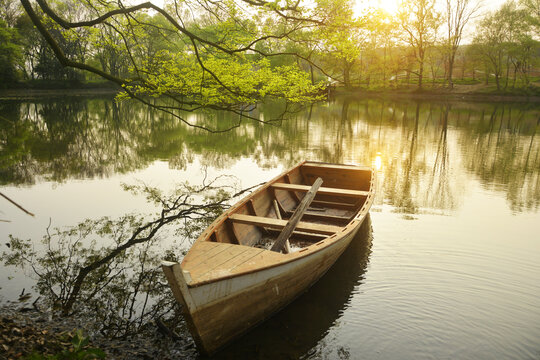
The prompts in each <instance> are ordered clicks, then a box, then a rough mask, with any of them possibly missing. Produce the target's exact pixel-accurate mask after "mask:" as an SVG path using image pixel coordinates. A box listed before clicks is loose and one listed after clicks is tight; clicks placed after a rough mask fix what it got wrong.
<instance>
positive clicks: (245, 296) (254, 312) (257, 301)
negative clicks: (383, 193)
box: [191, 231, 356, 354]
mask: <svg viewBox="0 0 540 360" xmlns="http://www.w3.org/2000/svg"><path fill="white" fill-rule="evenodd" d="M355 233H356V231H353V232H350V233H348V234H347V236H346V237H344V238H343V239H341V241H340V242H339V243H337V244H335V246H334V247H333V248H331V249H330V248H326V249H324V250H323V251H320V252H318V253H316V254H314V255H313V256H310V257H304V258H302V259H300V260H299V261H295V262H289V263H286V264H283V265H281V266H278V267H274V268H269V269H265V270H261V271H260V272H255V273H250V274H245V275H242V276H239V277H233V278H230V279H227V280H225V281H224V282H223V284H219V285H217V284H213V283H209V284H206V285H203V286H200V287H197V288H194V289H191V290H192V294H193V298H194V299H195V300H196V301H197V300H199V299H209V300H207V301H208V302H207V304H205V305H202V306H201V307H199V308H198V309H197V311H195V312H194V314H192V316H193V321H194V324H196V326H197V329H198V331H199V333H198V335H197V338H199V339H201V341H200V343H198V344H197V345H198V346H199V349H201V350H202V351H203V352H205V353H207V354H211V353H214V352H215V351H216V350H217V349H219V348H220V347H222V346H223V345H224V344H226V343H228V342H229V341H231V339H234V338H236V337H238V336H239V335H241V334H242V333H243V332H245V331H246V330H247V329H249V328H252V327H253V326H255V325H257V324H258V323H260V322H261V321H263V320H265V319H266V318H268V317H270V316H271V315H272V314H274V313H275V312H276V311H277V310H279V309H280V308H282V307H283V306H285V305H286V304H288V303H289V302H291V301H292V300H293V299H294V298H296V297H297V296H298V294H299V293H302V292H303V291H305V289H307V288H309V287H310V286H311V285H312V284H313V283H314V282H315V281H317V280H318V279H319V278H320V277H321V276H322V275H323V274H324V273H325V272H326V271H327V270H328V268H329V267H330V266H331V265H332V264H333V263H334V262H335V261H336V259H337V258H338V257H339V256H340V255H341V253H342V252H343V251H344V250H345V248H346V247H347V246H348V245H349V243H350V241H351V239H352V238H353V237H354V235H355ZM264 253H265V254H275V255H276V256H284V255H283V254H278V253H275V252H271V251H268V250H264ZM221 289H238V290H237V291H233V292H230V293H228V296H226V297H219V295H215V296H216V298H214V296H212V295H214V294H215V293H216V292H217V293H218V294H219V292H220V290H221Z"/></svg>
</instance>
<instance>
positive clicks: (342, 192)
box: [270, 183, 369, 197]
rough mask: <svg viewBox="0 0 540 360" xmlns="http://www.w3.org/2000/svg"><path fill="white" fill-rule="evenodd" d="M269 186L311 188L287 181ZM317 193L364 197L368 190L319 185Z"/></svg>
mask: <svg viewBox="0 0 540 360" xmlns="http://www.w3.org/2000/svg"><path fill="white" fill-rule="evenodd" d="M270 186H271V187H273V188H274V189H279V190H289V191H309V189H311V186H309V185H299V184H287V183H273V184H272V185H270ZM317 194H321V195H335V196H350V197H366V196H368V195H369V191H360V190H349V189H339V188H329V187H321V188H319V190H318V191H317Z"/></svg>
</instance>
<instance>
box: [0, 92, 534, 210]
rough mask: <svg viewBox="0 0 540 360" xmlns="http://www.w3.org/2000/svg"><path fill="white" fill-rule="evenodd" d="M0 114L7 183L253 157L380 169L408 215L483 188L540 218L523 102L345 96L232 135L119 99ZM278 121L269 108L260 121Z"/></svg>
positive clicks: (25, 106)
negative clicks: (477, 185)
mask: <svg viewBox="0 0 540 360" xmlns="http://www.w3.org/2000/svg"><path fill="white" fill-rule="evenodd" d="M0 112H1V113H2V114H3V116H2V118H0V119H1V121H0V142H1V144H2V147H1V149H0V183H1V184H4V185H11V184H19V185H20V184H33V183H36V182H40V181H42V180H52V181H55V182H63V181H67V180H69V179H80V178H96V177H108V176H111V175H113V174H116V173H125V172H128V171H133V170H138V169H144V168H146V167H148V166H149V165H150V164H151V163H152V162H154V161H156V160H166V161H168V163H169V166H171V167H173V168H177V169H184V168H185V167H186V165H187V164H190V163H192V162H193V161H194V159H195V158H197V159H198V160H199V161H200V163H202V164H203V165H209V166H212V167H215V168H218V169H225V168H230V167H231V166H232V165H234V164H235V163H236V161H238V160H239V159H240V158H245V157H248V158H251V159H252V160H253V161H255V162H256V163H257V165H258V166H259V167H261V168H275V167H277V166H278V165H283V166H285V167H287V166H290V165H292V164H294V163H296V162H298V161H300V160H303V159H314V160H320V161H327V162H352V163H362V164H371V163H373V161H374V159H375V161H376V164H375V166H376V167H377V169H378V170H379V172H380V179H379V181H380V184H383V187H382V189H381V190H382V191H380V193H379V204H381V203H383V202H386V203H388V204H391V205H392V206H393V207H394V210H395V211H397V212H400V213H404V214H418V213H433V212H435V213H441V212H442V213H444V212H446V211H452V210H453V209H456V208H457V207H459V206H460V204H461V203H462V199H463V196H464V195H465V194H466V189H467V186H468V181H470V180H471V179H472V178H475V179H479V180H480V181H481V183H482V184H483V186H484V187H486V188H489V189H495V190H500V191H504V192H506V194H507V199H508V201H509V203H510V206H511V208H512V209H513V210H514V211H517V212H519V211H524V210H536V209H538V207H539V202H540V176H539V174H540V155H539V154H540V140H539V137H538V136H537V133H538V132H539V131H540V129H539V123H540V110H539V109H538V107H536V108H535V107H534V106H526V105H525V106H524V105H523V104H502V103H497V104H490V103H437V102H421V101H408V100H384V99H356V98H338V99H336V100H335V101H334V102H332V103H323V104H316V105H313V106H310V107H308V108H306V109H304V110H303V111H301V112H298V113H296V114H295V116H294V117H292V118H290V119H288V120H284V121H282V122H281V123H280V124H279V125H276V126H272V125H263V124H260V123H256V122H244V123H242V124H241V126H240V127H238V128H235V129H233V130H232V131H231V132H229V133H227V134H225V135H223V134H210V133H207V132H204V131H201V130H198V129H194V128H189V127H186V126H184V125H183V124H182V123H180V122H179V121H177V120H176V119H172V118H170V117H168V116H167V115H165V114H162V113H159V112H156V111H154V110H151V109H150V110H149V109H147V108H144V107H142V105H140V104H138V103H131V102H126V103H119V104H118V103H115V102H113V101H112V100H111V99H86V100H82V101H81V99H80V98H78V99H75V100H74V99H69V98H64V99H61V100H47V101H40V102H17V101H10V102H0ZM279 112H280V106H266V107H262V108H260V109H257V110H256V111H254V113H253V114H251V115H258V116H260V117H261V118H265V119H270V118H272V117H275V116H277V115H278V114H279ZM190 116H191V117H192V118H193V119H191V118H190V121H195V122H197V123H203V122H204V123H205V124H213V125H217V124H221V125H220V126H224V127H228V126H231V125H233V124H236V123H237V122H238V121H239V119H238V118H237V117H234V116H232V115H231V114H223V113H205V114H191V115H190Z"/></svg>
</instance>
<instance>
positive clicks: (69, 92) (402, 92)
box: [0, 84, 540, 103]
mask: <svg viewBox="0 0 540 360" xmlns="http://www.w3.org/2000/svg"><path fill="white" fill-rule="evenodd" d="M102 85H103V84H102ZM469 86H470V85H458V86H456V87H454V89H452V90H443V89H440V88H439V89H425V90H422V91H417V90H411V89H410V88H401V89H384V90H366V89H362V88H353V89H349V90H347V89H344V88H334V89H331V90H329V92H328V94H329V98H330V99H331V98H333V97H336V96H339V97H342V96H344V97H362V98H380V99H411V100H435V101H467V102H516V103H517V102H520V103H540V95H536V94H532V95H529V94H519V93H516V94H512V93H485V92H481V91H477V90H479V89H485V88H484V87H480V88H479V87H476V88H475V89H470V88H467V87H469ZM120 91H122V89H120V88H118V87H112V86H99V87H93V86H82V87H74V88H67V87H66V88H58V87H54V88H49V89H46V88H35V87H28V88H11V89H0V100H29V99H40V98H57V97H65V96H69V97H93V96H98V97H99V96H111V97H112V96H116V95H117V94H118V93H119V92H120ZM539 91H540V88H539Z"/></svg>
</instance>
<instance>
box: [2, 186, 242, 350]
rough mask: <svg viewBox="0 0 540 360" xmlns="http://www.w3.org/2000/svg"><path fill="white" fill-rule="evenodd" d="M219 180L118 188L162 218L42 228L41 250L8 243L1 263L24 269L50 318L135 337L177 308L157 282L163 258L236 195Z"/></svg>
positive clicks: (175, 255)
mask: <svg viewBox="0 0 540 360" xmlns="http://www.w3.org/2000/svg"><path fill="white" fill-rule="evenodd" d="M221 180H222V179H220V178H217V179H215V180H214V181H211V182H209V183H204V184H202V185H200V186H192V185H189V184H183V185H179V186H178V188H177V189H176V190H175V191H173V192H172V193H170V194H163V193H162V192H161V191H160V190H158V189H156V188H153V187H149V186H147V185H144V184H142V185H124V188H125V189H126V190H127V191H130V192H132V193H134V194H139V195H143V196H145V197H146V198H147V200H148V201H149V202H151V203H154V204H156V205H158V207H160V208H162V210H161V212H160V213H159V214H155V215H154V218H153V219H152V216H149V215H148V214H145V215H142V214H141V215H137V214H126V215H123V216H121V217H119V218H116V219H112V218H109V217H102V218H99V219H87V220H85V221H83V222H81V223H79V224H77V225H75V226H71V227H67V228H62V229H60V228H55V229H52V230H50V229H47V232H46V235H45V236H44V237H43V239H42V242H41V245H36V244H35V242H34V241H32V240H30V239H28V240H23V239H19V238H16V237H13V236H10V237H9V246H8V248H9V250H7V251H4V252H3V253H2V254H1V255H0V261H2V262H3V264H4V265H5V266H15V267H19V268H28V269H30V271H31V273H33V275H34V276H35V277H36V280H37V282H36V286H35V287H36V290H37V291H38V292H39V294H40V295H41V296H42V297H43V298H44V301H45V302H46V303H47V305H48V306H49V307H51V308H52V309H53V310H55V311H56V312H58V313H61V314H63V315H69V314H72V313H74V312H77V313H78V314H79V315H81V316H87V317H88V318H89V319H91V321H89V325H88V326H89V327H94V328H95V330H99V331H100V332H101V333H102V334H105V335H107V336H109V337H113V338H115V337H123V336H126V335H127V334H130V333H134V332H137V331H139V330H140V329H141V328H143V327H144V326H145V325H146V324H147V323H148V321H150V320H151V319H155V318H156V317H160V316H163V315H164V314H167V313H168V312H170V311H171V309H172V308H173V307H174V306H176V302H175V300H174V299H173V298H172V294H171V292H170V291H168V289H167V286H166V284H165V283H164V282H163V281H162V280H163V279H162V278H163V274H162V271H161V268H160V262H161V260H162V259H163V256H164V254H165V256H166V257H167V258H169V259H171V258H176V259H178V258H179V257H180V255H181V254H182V250H183V249H184V248H185V246H186V245H189V239H194V238H196V237H197V236H198V235H199V234H200V232H202V230H203V229H204V228H206V227H207V226H208V224H209V223H210V222H211V221H213V220H214V219H215V218H216V217H217V216H218V215H219V214H221V212H222V211H223V210H224V209H225V208H227V207H228V201H229V200H230V199H231V197H232V196H237V195H239V194H240V193H238V194H237V195H233V194H232V192H233V191H234V189H235V185H234V183H233V184H231V182H230V179H229V180H228V181H227V184H221V185H220V181H221ZM149 219H150V220H149ZM172 225H174V226H172ZM172 239H176V241H178V240H184V241H183V244H179V243H177V242H176V241H172ZM186 243H187V244H186ZM165 244H166V245H165ZM141 299H144V301H142V302H141ZM75 340H76V342H77V344H79V348H82V347H84V346H86V343H85V340H84V339H82V338H81V337H80V336H79V337H77V338H76V339H75Z"/></svg>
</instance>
